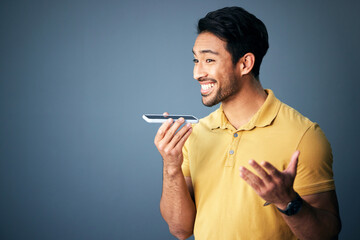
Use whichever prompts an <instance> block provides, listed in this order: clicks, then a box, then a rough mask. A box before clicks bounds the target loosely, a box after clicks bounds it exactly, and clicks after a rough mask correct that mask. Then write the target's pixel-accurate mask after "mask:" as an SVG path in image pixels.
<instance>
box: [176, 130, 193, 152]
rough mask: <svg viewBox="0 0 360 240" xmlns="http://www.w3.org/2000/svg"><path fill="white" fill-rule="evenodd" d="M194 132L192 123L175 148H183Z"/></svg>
mask: <svg viewBox="0 0 360 240" xmlns="http://www.w3.org/2000/svg"><path fill="white" fill-rule="evenodd" d="M191 133H192V127H191V125H190V127H189V128H188V130H187V132H186V133H185V135H184V136H183V137H182V138H181V139H180V141H179V142H178V143H177V144H176V146H175V148H177V149H179V150H180V149H182V148H183V146H184V144H185V142H186V140H187V139H188V138H189V136H190V135H191Z"/></svg>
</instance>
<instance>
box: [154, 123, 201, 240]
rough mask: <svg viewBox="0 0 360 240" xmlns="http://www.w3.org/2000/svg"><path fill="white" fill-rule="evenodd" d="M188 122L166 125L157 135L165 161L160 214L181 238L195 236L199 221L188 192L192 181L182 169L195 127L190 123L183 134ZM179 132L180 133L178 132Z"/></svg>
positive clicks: (172, 230) (171, 230)
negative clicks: (183, 150)
mask: <svg viewBox="0 0 360 240" xmlns="http://www.w3.org/2000/svg"><path fill="white" fill-rule="evenodd" d="M183 122H184V119H182V118H181V119H179V120H177V121H176V122H175V123H174V124H172V123H173V120H172V119H170V120H169V121H167V122H165V123H163V125H162V126H161V127H160V128H159V130H158V132H157V134H156V136H155V140H154V142H155V145H156V147H157V149H158V150H159V152H160V154H161V156H162V158H163V192H162V196H161V200H160V211H161V214H162V216H163V218H164V219H165V221H166V222H167V223H168V225H169V230H170V232H171V234H173V235H174V236H175V237H177V238H179V239H186V238H188V237H189V236H191V235H192V232H193V227H194V221H195V214H196V210H195V205H194V202H193V200H192V196H191V194H192V193H191V194H190V192H189V190H190V191H191V189H192V188H190V189H189V190H188V186H190V185H191V178H189V177H187V178H186V180H185V177H184V175H183V173H182V170H181V164H182V162H183V155H182V147H183V146H184V143H185V141H186V140H187V138H188V137H189V136H190V134H191V130H192V129H191V125H190V124H186V125H185V126H184V127H183V128H181V129H180V130H179V131H177V130H178V128H179V127H180V126H181V124H182V123H183ZM176 131H177V132H176Z"/></svg>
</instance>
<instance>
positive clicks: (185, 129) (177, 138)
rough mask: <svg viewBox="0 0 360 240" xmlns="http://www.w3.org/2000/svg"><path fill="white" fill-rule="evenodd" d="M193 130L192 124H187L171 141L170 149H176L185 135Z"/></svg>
mask: <svg viewBox="0 0 360 240" xmlns="http://www.w3.org/2000/svg"><path fill="white" fill-rule="evenodd" d="M189 128H191V124H190V123H187V124H186V125H185V126H184V127H182V128H181V129H180V130H179V131H178V132H177V133H176V134H175V135H174V137H173V138H172V139H171V141H170V143H169V145H168V146H169V147H170V148H174V147H175V145H176V144H177V143H178V142H179V141H180V140H181V139H182V138H183V137H184V135H185V134H186V133H187V131H188V130H189Z"/></svg>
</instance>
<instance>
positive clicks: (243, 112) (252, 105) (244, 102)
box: [222, 76, 267, 129]
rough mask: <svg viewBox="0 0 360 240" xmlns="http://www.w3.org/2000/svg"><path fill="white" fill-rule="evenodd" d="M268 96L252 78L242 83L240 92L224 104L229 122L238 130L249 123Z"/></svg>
mask: <svg viewBox="0 0 360 240" xmlns="http://www.w3.org/2000/svg"><path fill="white" fill-rule="evenodd" d="M266 97H267V94H266V92H265V91H264V89H263V87H262V86H261V84H260V82H259V81H258V80H256V79H255V78H253V77H251V76H247V77H245V78H244V79H243V80H242V81H241V87H240V90H239V92H238V93H237V94H236V95H234V96H232V97H231V98H230V99H227V100H226V101H223V102H222V107H223V111H224V113H225V115H226V118H227V119H228V121H229V122H230V123H231V125H233V126H234V127H235V128H236V129H239V128H240V127H241V126H242V125H244V124H246V123H248V122H249V121H250V120H251V118H252V117H253V116H254V115H255V113H256V112H257V111H258V110H259V109H260V107H261V106H262V105H263V104H264V102H265V100H266Z"/></svg>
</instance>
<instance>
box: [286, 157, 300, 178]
mask: <svg viewBox="0 0 360 240" xmlns="http://www.w3.org/2000/svg"><path fill="white" fill-rule="evenodd" d="M299 155H300V151H299V150H297V151H295V152H294V153H293V155H292V156H291V160H290V163H289V165H288V167H287V168H286V171H287V172H288V173H290V174H291V175H292V176H294V177H295V176H296V170H297V165H298V161H299Z"/></svg>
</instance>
